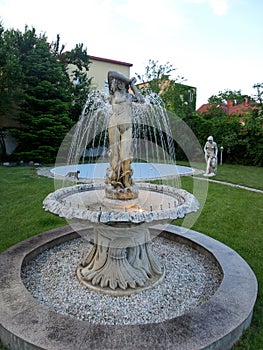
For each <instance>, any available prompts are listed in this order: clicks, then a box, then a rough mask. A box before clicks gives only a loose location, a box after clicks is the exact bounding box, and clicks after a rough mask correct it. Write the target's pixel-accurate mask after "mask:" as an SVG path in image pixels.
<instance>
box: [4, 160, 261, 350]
mask: <svg viewBox="0 0 263 350" xmlns="http://www.w3.org/2000/svg"><path fill="white" fill-rule="evenodd" d="M262 175H263V168H256V167H243V166H232V165H223V166H222V167H219V168H218V174H217V176H216V179H217V180H222V181H227V182H233V183H239V184H242V185H245V186H248V187H256V188H259V189H263V176H262ZM0 176H1V182H0V191H1V199H0V209H1V210H0V227H1V228H2V229H1V232H0V252H1V251H3V250H5V249H7V248H8V247H9V246H11V245H13V244H15V243H16V242H19V241H21V240H23V239H26V238H27V237H29V236H32V235H35V234H38V233H40V232H43V231H46V230H49V229H52V228H54V227H58V226H61V225H65V224H66V222H65V221H64V220H63V219H61V218H58V217H55V216H53V215H52V214H50V213H47V212H45V211H44V210H43V209H42V201H43V199H44V198H45V196H46V195H47V194H48V193H50V192H52V191H53V190H54V182H53V180H52V179H48V178H45V177H40V176H38V175H37V174H36V171H35V169H34V168H30V167H14V168H11V167H10V168H9V167H3V166H0ZM194 181H195V185H194V186H195V187H197V193H199V192H201V191H202V189H203V188H204V185H203V183H204V181H201V180H199V179H196V180H194ZM181 182H182V187H183V188H185V189H186V190H188V191H190V192H191V191H192V189H193V179H192V177H183V178H181ZM199 186H200V188H199ZM198 191H199V192H198ZM262 218H263V194H261V193H255V192H251V191H247V190H244V189H239V188H235V187H229V186H224V185H221V184H217V183H209V186H208V193H207V198H206V202H205V205H204V208H203V210H202V211H201V212H200V213H197V214H191V215H190V216H189V220H185V221H183V220H180V221H176V224H187V223H188V222H189V221H193V222H194V225H193V227H192V228H193V229H194V230H197V231H200V232H203V233H205V234H207V235H209V236H211V237H213V238H215V239H217V240H219V241H221V242H223V243H225V244H227V245H228V246H230V247H231V248H233V249H234V250H236V251H237V252H238V253H239V254H240V255H241V256H242V257H244V259H245V260H246V261H247V262H248V264H249V265H250V266H251V268H252V269H253V270H254V272H255V274H256V276H257V279H258V283H259V293H258V299H257V302H256V305H255V311H254V317H253V320H252V324H251V327H250V328H249V329H248V330H247V331H246V332H245V334H244V335H243V337H242V338H241V340H240V342H239V343H238V344H237V345H236V346H235V347H234V349H235V350H244V349H247V350H261V349H263V346H262V344H263V264H262V261H263V238H262V234H263V229H262ZM0 349H3V347H1V345H0Z"/></svg>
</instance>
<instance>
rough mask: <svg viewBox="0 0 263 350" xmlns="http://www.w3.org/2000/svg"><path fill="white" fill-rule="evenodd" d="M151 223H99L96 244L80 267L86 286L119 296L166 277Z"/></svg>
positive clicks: (78, 269) (155, 283)
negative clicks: (152, 246)
mask: <svg viewBox="0 0 263 350" xmlns="http://www.w3.org/2000/svg"><path fill="white" fill-rule="evenodd" d="M147 226H148V225H144V224H139V225H135V226H134V225H133V226H131V225H129V224H124V223H119V224H113V225H97V226H95V228H94V237H95V239H94V245H93V247H92V248H91V250H90V251H89V253H88V254H87V255H86V256H85V257H84V259H83V260H82V262H81V263H80V265H79V266H78V268H77V277H78V279H79V281H80V282H81V283H82V284H83V285H85V286H86V287H88V288H90V289H93V290H97V291H101V292H103V293H107V294H112V295H116V296H120V295H129V294H132V293H134V292H135V291H136V292H140V291H141V290H144V289H148V288H151V287H153V286H154V285H157V284H158V283H160V282H161V281H162V280H163V278H164V268H163V267H162V265H161V264H160V263H159V261H158V260H157V257H156V256H155V255H154V253H153V251H152V248H151V238H150V233H149V230H148V227H147Z"/></svg>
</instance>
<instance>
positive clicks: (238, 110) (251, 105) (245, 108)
mask: <svg viewBox="0 0 263 350" xmlns="http://www.w3.org/2000/svg"><path fill="white" fill-rule="evenodd" d="M233 102H234V101H227V104H223V105H220V106H218V107H219V108H221V109H222V110H223V111H224V112H226V113H227V114H228V115H233V114H239V115H242V114H244V113H247V112H249V111H251V110H252V109H255V108H258V107H257V104H256V103H255V102H254V101H250V100H249V99H246V100H245V101H244V102H243V103H239V104H237V105H235V104H234V103H233ZM212 106H213V104H211V103H205V104H203V105H202V106H201V107H199V108H198V109H197V113H198V114H202V113H206V112H208V110H209V108H210V107H212Z"/></svg>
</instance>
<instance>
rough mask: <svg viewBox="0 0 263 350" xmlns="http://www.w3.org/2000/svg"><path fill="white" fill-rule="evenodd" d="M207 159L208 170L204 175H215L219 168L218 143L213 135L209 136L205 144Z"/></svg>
mask: <svg viewBox="0 0 263 350" xmlns="http://www.w3.org/2000/svg"><path fill="white" fill-rule="evenodd" d="M204 152H205V161H206V172H205V174H204V176H215V175H216V170H217V153H218V148H217V144H216V142H215V141H214V139H213V136H209V137H208V138H207V141H206V144H205V146H204Z"/></svg>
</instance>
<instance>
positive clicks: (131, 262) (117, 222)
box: [0, 72, 257, 350]
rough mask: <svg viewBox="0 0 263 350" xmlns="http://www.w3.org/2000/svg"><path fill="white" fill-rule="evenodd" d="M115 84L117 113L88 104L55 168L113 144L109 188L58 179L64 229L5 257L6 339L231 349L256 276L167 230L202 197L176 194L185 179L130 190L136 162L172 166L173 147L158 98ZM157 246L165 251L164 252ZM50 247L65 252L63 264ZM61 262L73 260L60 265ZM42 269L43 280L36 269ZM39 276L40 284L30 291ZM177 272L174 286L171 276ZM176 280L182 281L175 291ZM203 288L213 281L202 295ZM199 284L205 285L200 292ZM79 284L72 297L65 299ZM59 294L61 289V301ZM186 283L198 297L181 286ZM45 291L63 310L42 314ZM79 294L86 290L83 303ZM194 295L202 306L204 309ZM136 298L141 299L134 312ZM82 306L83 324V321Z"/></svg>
mask: <svg viewBox="0 0 263 350" xmlns="http://www.w3.org/2000/svg"><path fill="white" fill-rule="evenodd" d="M108 80H109V87H110V103H109V101H108V97H107V96H105V95H104V94H102V93H100V92H93V93H92V94H91V95H90V96H89V98H88V100H87V103H86V105H85V108H84V110H83V114H82V116H81V118H80V120H79V122H78V123H77V125H76V128H75V129H74V133H73V134H70V135H69V138H68V139H66V141H65V142H64V143H63V144H62V146H61V149H60V152H59V154H58V158H57V159H58V161H57V164H58V165H61V163H62V164H65V163H64V162H63V161H62V158H63V157H61V154H63V152H64V150H65V149H67V147H68V145H69V152H68V156H67V165H69V166H70V167H73V168H74V167H75V170H76V171H77V170H78V164H79V163H81V159H82V161H83V164H84V163H85V150H86V148H87V146H89V147H94V145H97V144H99V145H102V144H103V147H105V146H106V140H107V134H108V135H109V141H110V147H109V152H108V154H109V162H108V167H107V169H106V172H105V179H104V182H103V183H98V182H97V181H93V182H91V183H78V184H75V185H73V186H72V182H69V179H68V178H67V177H65V178H64V180H63V181H61V180H60V178H59V179H58V181H55V186H56V190H55V191H54V192H53V193H50V194H49V195H48V196H47V197H46V198H45V200H44V208H45V210H47V211H49V212H51V213H53V214H55V215H59V216H61V217H63V218H65V219H67V221H68V222H69V224H70V225H67V226H65V227H61V228H57V229H53V230H51V231H48V232H43V233H41V234H39V235H37V236H34V237H31V238H29V239H27V240H25V241H22V242H19V243H18V244H16V245H15V246H13V247H10V248H9V249H8V250H6V251H5V252H3V253H2V254H0V310H1V320H0V339H1V341H2V342H3V344H4V345H6V346H8V347H9V348H10V349H11V350H22V349H30V350H37V349H45V350H60V349H63V350H72V349H79V350H87V349H98V350H104V349H105V350H106V349H115V350H122V349H146V348H153V349H156V350H161V349H167V350H168V349H171V350H172V349H175V348H176V349H187V350H199V349H207V350H208V349H212V348H213V349H216V350H230V349H231V347H232V346H233V344H235V343H236V342H237V340H238V339H239V338H240V337H241V335H242V332H243V331H244V329H246V328H247V327H249V325H250V322H251V319H252V314H253V307H254V304H255V300H256V296H257V281H256V278H255V275H254V274H253V271H252V270H251V269H250V267H249V266H248V265H247V263H246V262H245V261H244V260H243V259H242V258H241V257H240V256H239V255H238V254H237V253H236V252H234V251H233V250H232V249H230V248H229V247H227V246H225V245H224V244H222V243H220V242H218V241H215V240H214V239H212V238H210V237H208V236H206V235H203V234H201V233H199V232H196V231H192V230H189V229H185V228H183V227H178V226H175V225H169V223H170V222H171V221H174V220H176V219H177V218H183V217H186V219H188V218H189V217H191V215H188V214H190V213H193V212H196V211H198V209H199V202H198V201H197V199H196V198H195V196H194V195H192V194H190V193H188V192H186V191H185V190H183V189H180V188H179V186H178V181H179V179H178V178H176V179H175V183H174V184H175V186H174V185H173V186H168V185H164V184H159V183H141V182H135V181H134V179H133V168H132V165H133V164H132V162H133V160H134V159H135V160H136V161H138V160H139V161H142V160H143V161H145V160H148V159H150V160H151V161H153V160H156V161H157V163H158V164H161V163H165V162H166V163H168V164H169V165H171V164H173V161H174V159H175V155H174V151H173V147H172V146H173V138H172V137H170V133H169V127H168V123H167V118H166V112H165V110H164V108H163V107H162V104H161V102H160V100H159V99H158V98H157V99H156V97H155V96H152V95H150V96H146V97H142V96H141V95H140V93H139V92H138V91H137V89H136V87H135V85H134V84H135V80H134V79H131V80H130V79H127V78H126V77H124V76H123V75H122V74H120V73H117V72H109V77H108ZM128 89H131V90H133V91H132V92H133V93H132V94H130V93H129V92H128ZM147 126H150V128H148V127H147ZM101 131H102V132H101ZM158 131H161V132H160V133H159V132H158ZM179 132H180V133H182V134H184V133H183V132H182V130H180V131H179ZM146 139H147V140H148V142H146ZM190 146H191V147H192V144H191V142H190ZM161 158H162V162H161V161H160V159H161ZM176 182H177V183H176ZM201 182H202V183H204V181H201ZM65 184H66V186H64V185H65ZM69 184H70V186H69ZM199 192H200V191H199ZM184 220H185V219H184ZM160 234H161V238H162V239H163V240H166V243H165V244H168V245H169V244H171V245H172V246H173V250H172V253H171V251H169V253H168V255H167V257H166V258H167V259H168V260H169V261H168V260H166V262H169V263H168V264H167V268H166V267H165V266H166V265H165V264H163V263H162V261H164V259H160V257H159V256H158V255H157V254H156V250H155V248H156V247H154V244H155V241H156V239H157V237H156V236H158V235H160ZM80 236H82V237H84V243H83V241H82V243H81V244H83V247H85V248H83V251H84V250H85V249H86V247H90V249H89V251H87V252H86V251H85V253H84V256H83V257H82V259H81V257H80V256H79V252H78V251H77V254H76V250H78V248H74V251H71V250H70V249H68V248H67V247H68V243H69V244H70V245H71V242H72V245H71V246H74V243H73V242H74V241H75V239H76V240H78V242H79V239H80V238H79V237H80ZM161 242H164V241H161ZM167 242H168V243H167ZM64 244H67V245H66V248H65V249H66V251H63V250H61V253H58V250H59V249H61V248H58V249H57V247H62V246H63V245H64ZM158 244H160V247H161V253H163V251H164V250H165V249H167V248H165V244H163V243H158ZM158 244H157V245H158ZM77 247H79V243H77ZM178 247H179V248H178ZM53 249H57V253H56V254H57V255H56V254H54V250H53ZM176 249H177V250H176ZM182 251H184V254H183V256H182ZM59 254H60V255H59ZM74 254H75V255H74ZM169 254H171V255H172V256H170V255H169ZM187 254H188V255H187ZM43 255H44V256H47V255H49V256H50V255H51V256H52V259H53V260H52V261H53V263H52V266H50V265H48V264H46V261H47V260H45V259H44V260H42V259H43ZM54 255H55V256H54ZM73 255H74V258H73ZM189 255H191V257H192V259H191V263H189ZM57 256H60V258H61V256H63V257H65V258H66V261H65V260H63V262H60V263H59V262H58V261H57V260H56V259H57V258H56V257H57ZM76 256H77V258H76ZM60 258H59V259H60ZM54 259H55V260H54ZM74 259H75V260H74ZM173 259H174V260H173ZM41 260H42V261H44V264H43V265H44V270H45V273H44V274H42V271H43V270H41V269H40V270H38V269H39V268H40V267H39V265H38V263H39V261H41ZM198 260H201V261H203V265H202V269H201V273H200V271H199V273H200V275H201V276H202V278H201V279H199V278H198V277H197V275H198V274H199V273H197V270H195V268H196V266H197V265H198ZM36 261H38V263H36ZM73 261H74V263H73ZM183 265H184V266H186V267H184V270H183V268H182V266H183ZM171 266H172V267H171ZM211 266H213V268H211ZM203 268H204V269H203ZM210 268H211V270H214V271H216V273H215V274H214V275H213V273H210V274H208V276H207V277H205V275H206V274H205V273H204V270H205V269H210ZM32 269H33V270H34V271H35V273H36V275H37V276H38V277H39V281H40V284H38V285H37V286H36V288H35V290H34V291H32V288H33V289H34V283H35V282H34V280H33V276H32ZM27 270H28V273H26V271H27ZM54 270H57V274H56V275H53V271H54ZM190 270H191V271H190ZM171 271H173V273H172V276H168V275H169V273H170V272H171ZM175 271H176V276H177V277H176V278H177V279H176V283H173V282H174V276H175V275H174V273H175ZM71 273H72V275H73V276H72V278H71V277H70V276H69V275H71ZM219 275H220V277H218V276H219ZM37 276H36V279H37V278H38V277H37ZM215 276H216V277H215ZM205 278H207V281H209V282H208V283H206V284H204V285H203V284H202V281H204V280H205ZM213 278H214V279H217V281H216V283H215V284H214V285H213V288H212V289H211V291H209V290H206V289H209V287H208V288H207V286H208V285H211V283H212V282H213ZM196 280H199V284H195V282H196ZM71 283H73V284H74V288H73V291H72V290H71V291H70V292H68V285H70V284H71ZM200 283H201V285H200ZM60 285H62V287H63V288H64V289H63V288H62V290H61V289H59V290H58V291H57V290H56V289H58V287H59V286H60ZM164 285H165V288H167V289H165V288H163V286H164ZM167 285H168V287H167ZM189 285H190V290H189V289H187V288H185V287H186V286H187V287H188V286H189ZM195 288H196V289H195ZM180 289H181V294H180V293H179V294H178V291H179V290H180ZM204 289H205V290H204ZM39 290H40V291H41V290H42V293H41V292H40V298H37V297H35V296H34V292H38V291H39ZM48 290H49V291H51V292H52V293H53V292H58V294H60V299H61V301H62V304H63V309H64V311H63V312H61V311H59V310H60V307H59V305H58V304H57V303H55V304H52V306H50V304H46V298H47V292H48ZM76 290H78V291H79V292H80V296H79V298H77V300H76V299H75V294H77V292H76ZM160 290H161V291H163V290H164V294H162V295H161V294H160ZM200 290H201V293H200ZM149 293H150V294H149ZM191 293H192V294H191ZM197 294H199V296H200V297H201V298H200V300H198V301H197V300H195V297H196V295H197ZM150 295H152V296H153V299H151V298H150ZM175 295H176V296H175ZM72 296H73V299H74V302H73V303H74V305H73V306H72V305H70V306H69V308H70V309H71V313H68V312H66V313H65V309H67V307H68V305H67V302H68V297H69V298H71V297H72ZM88 298H89V300H88ZM148 298H150V299H149V300H150V303H151V305H154V306H155V304H158V305H160V302H161V307H160V308H158V307H157V311H155V313H156V315H157V318H152V317H151V316H149V315H150V314H151V313H152V309H151V308H150V310H147V312H148V314H147V316H146V319H143V318H140V317H137V312H138V311H139V313H140V314H141V313H143V312H144V309H145V305H146V304H147V302H148ZM160 299H161V300H160ZM174 299H176V304H177V305H179V309H180V308H181V307H182V304H184V302H183V300H184V299H186V300H187V301H188V299H193V300H190V302H189V303H186V304H188V305H189V306H187V307H186V308H184V307H183V308H182V311H181V312H177V310H176V307H175V305H174V304H173V303H172V305H169V302H168V304H167V303H166V304H165V306H164V304H163V303H162V300H165V301H166V302H167V301H169V300H173V302H174ZM177 299H178V300H177ZM106 300H107V302H106ZM134 300H135V302H136V300H137V302H138V300H140V303H139V306H138V307H135V306H134V304H133V302H134ZM80 304H82V311H81V312H82V314H83V312H84V319H82V318H81V319H79V318H77V317H76V313H77V312H78V310H79V309H80V308H81V305H80ZM106 304H107V305H106ZM116 304H117V305H121V312H124V317H123V319H120V318H121V317H119V314H117V316H115V317H114V320H113V323H109V322H108V320H107V317H106V318H105V317H104V308H105V307H106V306H107V308H108V309H111V307H112V308H114V305H115V306H116ZM99 305H100V306H99ZM148 306H149V305H148ZM98 307H99V308H98ZM126 307H128V309H127V310H128V311H127V314H126V311H125V310H126ZM166 308H167V309H166ZM134 309H136V312H135V310H134ZM138 309H139V310H138ZM164 309H165V310H164ZM91 310H93V311H94V313H95V316H94V314H92V311H91ZM90 314H91V315H90ZM163 314H164V315H165V317H163ZM130 315H133V320H130V319H129V317H130ZM156 315H155V316H156ZM85 316H87V317H85ZM89 316H91V318H89ZM100 316H101V317H100ZM93 317H95V319H96V322H94V320H93ZM127 321H128V322H127Z"/></svg>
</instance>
